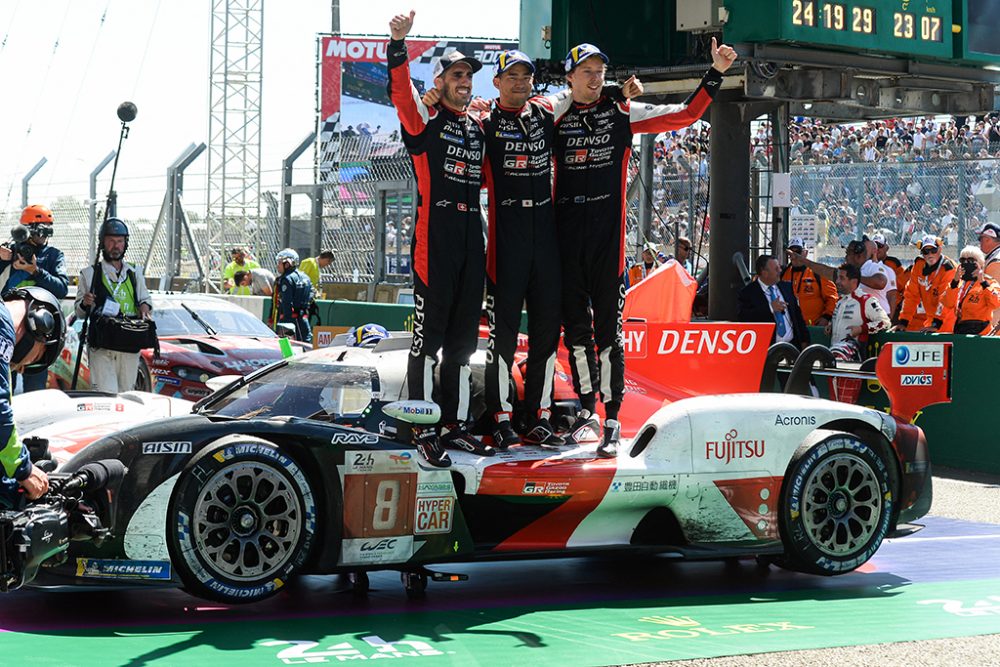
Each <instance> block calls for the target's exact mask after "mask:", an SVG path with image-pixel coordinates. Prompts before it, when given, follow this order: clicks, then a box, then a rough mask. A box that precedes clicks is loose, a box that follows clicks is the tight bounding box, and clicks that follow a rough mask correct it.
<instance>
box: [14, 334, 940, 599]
mask: <svg viewBox="0 0 1000 667" xmlns="http://www.w3.org/2000/svg"><path fill="white" fill-rule="evenodd" d="M772 326H773V325H771V324H706V325H663V324H651V323H644V324H643V327H644V328H643V329H642V336H641V338H642V339H643V340H645V341H646V342H645V345H643V344H642V343H641V342H640V341H639V340H638V338H640V337H639V336H634V337H633V340H634V345H633V347H632V354H633V362H631V369H632V370H630V379H629V382H630V385H629V386H630V387H631V391H630V393H629V395H628V396H627V398H626V404H627V406H628V404H630V407H628V409H626V407H627V406H623V410H622V413H621V414H622V416H623V420H624V419H627V420H628V421H629V423H628V424H626V425H625V426H626V428H625V429H624V430H626V432H629V433H631V434H632V437H630V438H628V439H627V440H624V441H623V445H622V447H621V448H620V452H619V454H618V456H617V458H615V459H599V458H597V457H596V455H595V448H594V446H593V445H580V446H576V447H574V448H567V449H565V450H564V451H559V452H553V451H547V450H542V449H537V448H533V447H529V446H519V447H514V448H511V449H510V450H508V451H506V452H501V453H499V454H498V455H497V456H495V457H486V458H484V457H478V456H475V455H472V454H468V453H465V452H453V453H452V454H453V465H452V466H451V468H449V469H439V468H432V467H430V466H426V465H425V464H424V462H423V461H422V459H421V458H420V457H419V456H418V455H417V454H416V452H415V451H414V450H412V449H411V448H409V447H408V446H406V445H403V444H400V443H401V442H406V441H407V438H408V431H409V428H410V425H411V424H414V423H420V424H426V423H432V422H434V421H435V420H436V419H437V418H438V416H439V411H438V409H437V406H436V405H435V404H433V403H430V402H416V401H408V400H406V396H405V394H404V391H405V389H404V387H405V383H404V382H403V373H404V370H403V369H405V357H406V354H407V350H408V348H409V340H408V339H406V338H405V337H402V336H394V337H393V338H390V339H387V340H383V341H381V342H380V343H379V344H378V345H377V346H375V347H374V348H350V347H345V346H344V345H342V344H340V345H334V346H333V347H330V348H324V349H320V350H316V351H313V352H309V353H306V354H303V355H297V356H295V357H293V358H291V359H288V360H286V361H283V362H279V363H278V364H275V365H273V366H271V367H269V368H267V369H265V370H263V371H259V372H257V373H254V374H252V375H250V376H247V377H245V378H241V379H239V380H237V381H235V382H234V383H232V384H230V385H229V386H227V387H226V388H224V389H222V390H220V391H219V392H217V393H215V394H213V395H212V396H210V397H208V398H206V399H204V400H203V401H202V402H200V403H199V404H197V405H196V406H195V410H194V412H193V414H191V415H187V416H179V417H174V418H170V419H162V420H157V421H153V422H148V423H145V424H139V425H134V426H130V427H128V428H126V429H125V430H122V431H119V432H117V433H114V434H111V435H108V436H106V437H104V438H101V439H99V440H97V441H96V442H94V443H92V444H91V445H89V446H87V447H86V448H84V449H83V450H82V451H80V452H79V453H78V454H76V455H75V456H74V457H73V458H71V459H70V460H69V461H68V462H67V463H66V464H65V465H64V466H62V467H61V469H60V471H59V472H57V473H55V474H54V475H53V484H52V491H50V493H49V494H48V495H47V496H45V497H43V498H42V499H40V500H39V501H36V502H34V503H31V504H28V505H27V506H26V507H22V508H18V509H16V510H12V511H8V512H3V513H0V589H3V590H9V589H14V588H17V587H19V586H22V585H25V584H32V585H35V586H44V587H85V586H100V587H108V586H182V587H184V588H185V589H186V590H187V591H189V592H190V593H192V594H194V595H197V596H201V597H204V598H208V599H214V600H219V601H223V602H229V603H232V602H252V601H256V600H260V599H262V598H265V597H267V596H269V595H271V594H273V593H275V592H276V591H278V590H279V589H281V588H282V587H283V586H284V585H285V584H286V583H287V582H288V581H289V579H290V578H292V577H294V576H296V575H299V574H325V573H338V572H339V573H348V574H351V575H352V576H353V577H354V581H355V582H356V585H357V586H359V587H363V586H364V585H365V582H366V581H367V576H366V574H365V573H366V572H367V571H369V570H380V569H392V570H399V571H401V572H402V576H403V580H404V584H405V586H406V589H407V592H408V593H409V594H412V595H420V594H422V592H423V590H424V587H425V586H426V583H427V578H428V576H429V575H431V576H433V574H432V573H430V572H429V571H428V570H427V569H425V568H426V566H427V565H429V564H432V563H453V562H461V561H475V560H489V559H498V558H524V557H534V556H553V555H565V556H575V555H582V554H587V553H593V552H598V551H601V552H607V551H617V552H622V553H625V552H641V553H661V554H669V555H671V556H672V557H678V558H720V557H741V556H756V557H758V558H760V559H763V560H765V561H774V562H777V563H779V564H781V565H782V566H785V567H789V568H793V569H797V570H800V571H804V572H809V573H815V574H823V575H835V574H840V573H844V572H848V571H851V570H854V569H856V568H857V567H859V566H861V565H862V564H863V563H865V562H866V561H867V560H868V559H869V558H871V557H872V555H873V554H874V553H875V551H876V550H877V549H878V547H879V545H880V544H881V542H882V540H883V539H884V538H886V537H887V536H898V535H904V534H907V533H909V532H912V531H914V530H916V529H917V528H918V527H917V526H913V525H911V523H910V522H912V521H915V520H916V519H919V518H920V517H921V516H923V515H924V514H925V513H926V512H927V511H928V509H929V507H930V503H931V476H930V463H929V460H928V454H927V443H926V441H925V439H924V436H923V432H922V431H921V430H920V428H918V427H917V426H915V425H912V424H911V423H910V419H911V417H912V416H913V414H915V411H916V410H917V409H919V408H920V407H923V406H924V405H929V404H932V403H936V402H945V401H948V400H950V399H949V396H950V384H949V383H950V373H949V370H950V345H949V344H947V343H935V344H927V343H912V344H906V345H901V344H898V343H893V344H889V345H887V346H886V347H885V348H884V349H883V351H882V354H881V356H880V358H879V361H878V369H877V372H878V377H879V379H880V381H881V382H882V384H883V386H884V387H885V389H886V392H887V394H888V395H889V397H890V399H891V401H892V406H893V412H892V414H885V413H881V412H878V411H875V410H872V409H868V408H864V407H860V406H856V405H849V404H845V403H836V402H831V401H827V400H823V399H818V398H812V397H809V396H799V395H789V394H774V393H743V394H726V395H712V396H695V397H692V398H683V395H685V392H684V390H683V385H684V384H685V382H684V381H683V380H684V378H687V379H688V381H689V382H688V384H692V385H698V384H699V383H701V382H704V378H703V377H702V376H703V375H704V373H706V372H708V373H711V372H717V371H718V370H719V369H723V368H725V369H729V370H730V372H729V373H728V374H727V377H726V378H724V379H722V380H720V381H721V382H723V384H725V383H726V382H734V383H735V382H737V380H734V379H732V378H731V377H729V376H731V375H735V374H748V378H749V379H743V380H739V382H742V383H743V384H745V385H750V386H751V387H752V388H751V389H750V390H748V391H756V389H757V385H758V384H759V383H760V380H761V376H762V373H763V372H764V365H765V364H764V361H765V355H766V353H767V346H766V343H765V342H763V341H767V340H769V339H770V335H771V327H772ZM695 352H698V353H697V354H696V353H695ZM482 354H483V353H482V352H480V353H479V355H480V356H481V355H482ZM670 364H674V365H673V366H671V365H670ZM712 364H716V366H715V367H713V366H712ZM713 368H714V370H713ZM668 377H669V378H672V379H673V381H670V382H668V381H667V380H666V379H665V378H668ZM691 393H697V391H688V392H687V395H690V394H691ZM643 411H645V414H644V415H642V416H641V418H640V417H639V415H640V414H641V413H642V412H643Z"/></svg>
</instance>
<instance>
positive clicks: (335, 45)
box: [319, 35, 517, 134]
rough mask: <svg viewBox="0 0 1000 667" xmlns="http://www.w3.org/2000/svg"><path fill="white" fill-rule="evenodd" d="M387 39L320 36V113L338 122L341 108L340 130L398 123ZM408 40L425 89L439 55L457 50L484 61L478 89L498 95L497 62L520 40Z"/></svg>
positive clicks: (413, 73) (416, 78)
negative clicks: (389, 79) (389, 80)
mask: <svg viewBox="0 0 1000 667" xmlns="http://www.w3.org/2000/svg"><path fill="white" fill-rule="evenodd" d="M388 43H389V40H388V39H386V38H385V37H365V36H360V35H358V36H351V35H344V36H340V37H333V36H329V35H325V36H324V35H321V36H320V38H319V49H320V59H319V60H320V72H319V86H320V113H321V118H322V120H323V122H324V123H331V122H332V123H336V122H337V120H338V116H337V114H340V116H339V120H340V129H341V131H349V132H352V133H353V132H357V133H359V134H381V133H385V134H388V133H391V132H392V131H394V130H398V129H399V121H398V119H397V118H396V111H395V109H393V108H392V105H391V104H390V102H389V96H388V95H387V94H386V83H387V74H386V48H387V46H388ZM406 46H407V49H408V50H409V53H410V77H411V79H413V83H414V85H416V87H417V89H418V90H420V91H421V92H423V91H424V90H426V89H427V88H432V87H433V86H434V77H433V71H434V65H435V64H436V63H437V61H438V59H439V58H440V57H441V56H443V55H445V54H447V53H450V52H452V51H456V50H457V51H461V52H462V53H464V54H465V55H467V56H474V57H475V58H477V59H478V60H479V61H480V62H482V63H483V69H482V70H480V72H479V73H478V74H476V76H475V78H474V80H473V94H474V95H477V96H479V97H485V98H492V97H495V96H496V89H495V88H494V87H493V65H494V63H495V62H496V60H497V57H498V56H499V54H500V53H501V52H502V51H504V50H506V49H515V48H517V43H516V42H507V41H483V40H462V39H444V40H439V39H420V38H414V39H408V40H406ZM349 128H350V129H349Z"/></svg>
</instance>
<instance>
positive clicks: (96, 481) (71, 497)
mask: <svg viewBox="0 0 1000 667" xmlns="http://www.w3.org/2000/svg"><path fill="white" fill-rule="evenodd" d="M125 472H126V468H125V465H124V464H123V463H122V462H121V461H117V460H115V459H109V460H105V461H95V462H93V463H88V464H86V465H84V466H83V467H81V468H80V470H78V471H77V472H75V473H69V474H60V473H53V474H51V475H50V476H49V492H48V493H47V494H45V495H44V496H42V497H41V498H39V499H38V500H36V501H34V502H33V503H30V504H27V505H26V506H23V507H21V508H17V509H13V510H7V511H3V512H0V592H3V593H6V592H8V591H11V590H14V589H16V588H20V587H21V586H24V585H25V584H27V583H30V582H31V581H32V580H33V579H34V578H35V576H36V575H37V574H38V569H39V568H40V567H41V566H42V565H43V564H45V563H48V562H50V561H51V562H54V563H56V564H58V563H61V562H63V561H64V560H65V559H66V551H67V549H69V543H70V542H71V541H83V540H86V541H90V542H93V543H94V544H95V545H97V546H100V544H101V543H102V542H103V541H104V540H105V539H106V538H107V537H108V536H109V535H110V534H111V531H110V529H108V528H105V527H104V526H103V525H102V524H101V519H100V517H99V516H98V515H97V513H96V512H95V510H94V509H93V508H92V507H90V506H89V505H88V504H87V503H85V502H84V500H85V499H87V498H90V497H94V495H95V494H96V493H97V492H98V491H102V490H104V489H106V488H108V487H109V486H113V485H116V484H118V483H119V482H121V480H122V478H123V477H124V475H125Z"/></svg>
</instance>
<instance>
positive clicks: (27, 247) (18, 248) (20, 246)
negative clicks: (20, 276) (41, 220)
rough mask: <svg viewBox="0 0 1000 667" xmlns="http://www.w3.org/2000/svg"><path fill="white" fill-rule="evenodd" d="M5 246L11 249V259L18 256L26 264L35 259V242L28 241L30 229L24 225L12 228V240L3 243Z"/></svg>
mask: <svg viewBox="0 0 1000 667" xmlns="http://www.w3.org/2000/svg"><path fill="white" fill-rule="evenodd" d="M2 246H3V247H4V248H7V250H10V252H11V261H14V260H15V259H16V258H17V257H20V258H21V261H22V262H24V263H25V264H31V263H32V262H34V261H35V253H36V248H35V244H34V243H31V242H30V241H28V229H27V228H26V227H25V226H24V225H15V226H14V227H11V228H10V240H9V241H7V242H6V243H4V244H2Z"/></svg>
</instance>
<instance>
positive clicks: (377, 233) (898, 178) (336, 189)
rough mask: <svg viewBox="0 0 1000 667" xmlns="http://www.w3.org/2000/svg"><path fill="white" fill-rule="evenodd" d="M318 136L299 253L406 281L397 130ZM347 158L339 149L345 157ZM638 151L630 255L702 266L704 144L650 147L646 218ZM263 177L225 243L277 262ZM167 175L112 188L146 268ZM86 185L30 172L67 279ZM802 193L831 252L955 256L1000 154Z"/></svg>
mask: <svg viewBox="0 0 1000 667" xmlns="http://www.w3.org/2000/svg"><path fill="white" fill-rule="evenodd" d="M321 148H322V150H321V152H320V158H321V159H320V169H319V173H320V177H321V178H320V184H321V186H322V187H321V194H322V197H323V207H322V217H321V220H320V221H319V222H320V225H319V226H318V227H317V226H316V224H315V221H314V220H313V219H312V214H311V213H309V212H306V211H303V210H301V209H303V208H304V207H302V206H301V205H300V206H299V207H298V208H299V209H300V210H299V211H298V212H297V214H296V215H295V216H293V218H292V222H291V230H290V245H291V246H292V247H293V248H296V249H298V250H299V251H300V252H303V253H305V252H308V251H309V250H310V248H312V247H316V246H317V245H318V246H319V248H322V249H332V250H333V252H334V256H335V259H334V263H333V265H332V266H331V267H329V268H327V270H326V271H325V272H324V276H323V277H324V280H326V281H330V280H332V281H334V282H347V283H371V282H373V281H381V282H388V283H396V284H407V283H409V281H410V243H411V237H412V233H413V219H414V209H415V205H416V198H415V197H416V184H415V179H414V178H413V168H412V164H411V161H410V158H409V156H408V155H407V153H406V150H405V148H404V147H403V145H402V142H400V141H399V138H398V135H377V136H376V135H369V136H352V137H343V138H341V139H340V140H339V142H338V145H334V144H333V142H331V141H324V142H323V144H322V147H321ZM658 148H659V146H657V149H658ZM338 157H339V161H337V160H335V158H338ZM641 159H642V156H641V154H640V151H639V150H638V148H637V150H636V151H635V152H634V153H633V156H632V160H631V163H630V165H629V171H628V174H629V186H628V200H627V210H626V232H627V236H626V243H627V244H628V251H627V252H628V255H629V256H630V258H636V257H637V256H638V250H639V248H641V246H642V244H644V243H646V242H652V243H654V244H657V245H658V249H659V250H662V251H663V252H664V253H666V254H670V253H671V252H672V251H673V246H674V241H675V239H676V237H677V236H685V237H688V238H689V239H690V240H691V241H692V245H693V246H694V248H695V250H696V252H697V253H699V255H700V257H701V259H699V265H700V266H704V264H705V259H704V258H707V257H708V244H709V241H710V234H709V232H710V227H709V224H708V220H707V219H706V212H707V205H708V198H709V195H710V188H709V177H708V164H709V162H708V157H707V154H705V153H701V154H696V153H691V154H689V155H686V156H672V155H670V154H663V153H662V152H661V151H659V150H654V161H653V171H652V216H651V221H650V225H649V228H648V231H645V229H644V228H643V227H642V226H641V225H640V224H639V220H638V216H639V198H640V197H641V196H643V195H644V189H643V187H642V185H641V183H640V181H639V179H638V177H637V176H638V172H639V164H640V161H641ZM307 172H308V173H310V174H311V173H312V169H311V168H309V169H304V170H302V172H300V176H299V177H298V179H297V180H299V181H303V180H306V176H305V173H307ZM203 177H204V174H198V173H190V174H187V175H186V179H187V181H186V187H185V192H184V196H183V200H182V201H181V204H182V206H183V209H184V210H185V211H186V216H187V223H188V225H189V228H190V231H191V237H192V238H193V239H194V243H195V246H196V247H197V249H198V252H199V254H200V257H201V260H202V267H203V269H204V270H206V271H207V272H208V273H209V276H210V277H211V281H212V282H213V284H216V285H217V284H218V275H219V271H220V269H221V267H222V266H223V263H222V262H223V260H224V261H228V252H227V250H228V247H223V248H220V247H214V246H213V244H212V243H210V242H209V239H210V238H211V236H210V234H209V231H210V230H209V223H208V222H206V220H205V218H204V214H203V212H204V210H205V208H204V207H205V190H204V181H203V180H202V179H203ZM262 178H264V180H265V186H264V187H265V192H264V194H263V201H262V204H261V216H260V218H259V219H258V220H246V221H244V223H243V225H242V227H241V229H242V232H241V233H240V234H239V235H238V237H236V238H234V239H230V240H229V243H230V244H242V245H247V246H249V249H250V251H251V254H253V255H255V256H256V258H257V259H258V261H260V263H261V265H262V266H265V267H267V268H272V267H271V264H272V263H273V261H272V260H273V257H274V254H275V253H276V252H277V251H278V250H280V249H281V246H282V238H283V231H282V221H281V214H280V208H281V202H280V201H279V193H280V191H281V186H280V183H279V178H280V174H279V172H277V171H271V172H265V175H264V176H262ZM268 178H269V179H270V180H267V179H268ZM770 178H771V175H770V172H769V171H768V170H767V168H766V164H764V165H755V166H754V171H753V173H752V174H751V196H752V198H755V199H754V201H751V218H752V220H751V222H752V223H759V224H756V225H754V226H752V227H751V235H752V236H753V235H754V234H756V236H755V237H753V238H751V246H752V247H754V248H768V247H769V245H768V244H769V243H770V238H769V234H770V231H769V230H770V227H769V224H770V210H771V209H770V205H771V204H770V194H771V182H770ZM164 184H165V179H164V176H162V175H160V176H141V177H128V176H126V177H124V178H121V179H120V182H119V184H118V186H117V187H116V189H117V190H118V191H119V214H120V215H121V216H122V217H123V218H124V219H125V220H126V221H127V222H128V224H129V228H130V231H131V238H130V242H129V259H130V260H131V261H133V262H136V263H140V264H141V263H143V262H144V260H145V259H146V255H147V253H148V255H149V262H148V265H147V275H148V276H150V277H154V278H156V277H159V276H160V275H162V274H163V273H164V271H165V270H166V268H167V267H166V265H167V237H166V234H167V229H166V226H165V225H162V226H161V229H160V230H159V232H158V233H157V236H156V238H155V239H154V238H153V232H154V229H155V227H156V222H157V219H158V218H159V217H160V215H161V212H162V209H163V201H164V191H165V187H164ZM105 187H106V186H105ZM87 191H88V184H87V182H86V181H85V180H81V181H79V182H69V183H38V184H35V183H33V184H32V187H31V194H30V196H29V199H30V201H31V202H32V203H44V204H46V205H48V206H49V207H51V208H52V209H53V212H54V215H55V218H56V226H55V236H53V237H52V239H51V243H53V244H54V245H56V246H58V247H59V248H60V249H62V250H63V252H64V253H65V255H66V266H67V270H68V272H69V274H70V276H71V278H72V277H75V276H76V275H77V274H78V273H79V271H80V269H81V268H83V267H84V266H86V265H87V264H89V263H91V262H93V260H94V258H93V256H92V255H91V253H92V248H93V247H94V245H95V243H96V239H94V238H93V236H92V234H91V231H90V211H89V197H88V195H87V194H86V193H87ZM792 196H793V205H792V208H791V210H790V214H791V215H790V229H789V231H788V235H789V236H790V237H794V236H803V237H804V238H805V239H806V242H807V245H809V246H810V247H811V248H812V249H813V255H814V256H815V257H816V258H818V259H819V260H821V261H826V262H828V263H831V264H832V263H836V262H839V261H841V259H842V258H843V246H844V245H846V243H847V241H849V240H851V239H852V238H859V237H860V236H861V235H862V234H867V235H869V236H871V235H873V234H875V233H882V234H884V235H885V237H886V239H887V240H888V242H889V244H890V246H891V254H893V255H895V256H897V257H899V258H900V259H901V260H903V262H904V263H908V262H909V261H910V260H912V259H913V258H914V257H915V256H916V255H917V252H918V251H917V248H916V242H917V241H919V239H920V238H921V237H922V236H923V235H925V234H931V235H934V236H937V237H940V238H941V239H942V241H943V242H944V244H945V247H946V253H947V254H949V255H950V256H952V257H957V255H958V253H959V251H960V250H961V248H962V247H963V246H965V245H966V244H969V243H975V242H976V235H975V231H976V229H977V228H979V227H980V226H981V225H982V224H983V223H984V222H987V221H990V222H995V223H997V224H1000V159H993V158H989V159H978V160H961V161H957V160H956V161H934V162H930V161H925V162H897V163H886V162H872V163H847V164H830V165H826V164H824V165H807V166H801V165H800V166H793V167H792ZM97 199H98V201H97V205H96V206H97V217H98V220H99V219H100V217H101V214H102V209H103V206H104V201H103V196H102V195H99V196H98V197H97ZM301 203H302V202H300V204H301ZM20 210H21V207H20V202H19V201H16V200H12V197H10V196H8V199H7V202H6V205H5V206H3V207H0V231H2V232H5V233H4V234H3V235H4V236H6V232H7V231H8V230H9V229H10V227H12V226H14V225H17V224H18V220H19V215H20ZM182 236H183V238H182V239H181V244H180V272H179V275H180V276H182V277H183V278H186V279H188V280H190V279H192V278H194V277H195V276H196V275H197V268H196V266H195V262H194V260H193V253H192V251H191V248H190V246H189V244H188V241H187V236H186V235H182ZM757 237H760V238H757ZM181 282H182V283H183V281H181ZM192 287H195V285H192Z"/></svg>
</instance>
